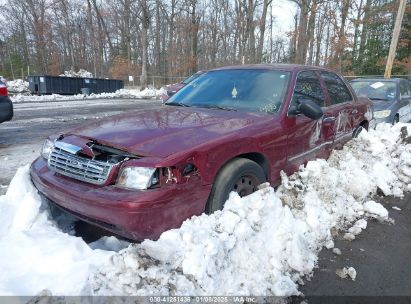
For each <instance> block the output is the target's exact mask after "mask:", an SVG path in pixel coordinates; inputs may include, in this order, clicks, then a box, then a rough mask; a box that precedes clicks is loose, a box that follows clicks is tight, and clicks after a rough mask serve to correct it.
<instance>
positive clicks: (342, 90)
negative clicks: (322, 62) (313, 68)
mask: <svg viewBox="0 0 411 304" xmlns="http://www.w3.org/2000/svg"><path fill="white" fill-rule="evenodd" d="M320 74H321V78H322V79H323V80H324V82H325V86H326V87H327V91H328V95H329V96H330V104H331V105H334V104H339V103H344V102H350V101H352V96H351V94H350V91H349V90H348V88H347V86H346V85H345V83H344V82H343V81H342V80H341V78H340V77H338V75H336V74H334V73H330V72H324V71H322V72H321V73H320Z"/></svg>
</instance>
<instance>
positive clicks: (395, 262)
mask: <svg viewBox="0 0 411 304" xmlns="http://www.w3.org/2000/svg"><path fill="white" fill-rule="evenodd" d="M375 200H376V201H378V202H380V203H382V204H383V205H384V207H385V208H386V209H387V210H388V211H389V216H390V218H392V219H393V220H394V223H393V224H390V223H386V222H384V223H380V222H378V221H377V220H373V219H369V220H368V226H367V229H365V230H363V231H362V232H361V234H359V235H358V236H356V238H355V239H354V240H353V241H351V242H350V241H346V240H343V239H342V234H340V235H339V236H338V237H337V239H336V241H335V247H337V248H339V249H340V250H341V252H342V254H341V255H336V254H334V253H333V252H332V251H331V250H327V249H323V250H322V251H321V252H320V255H319V263H318V268H317V269H316V270H315V271H314V275H313V277H312V278H311V279H309V280H308V279H307V280H305V285H304V286H301V287H300V291H301V292H302V293H304V295H305V297H298V298H295V299H293V302H294V303H301V302H302V301H305V302H307V303H411V194H410V193H406V195H405V197H404V198H403V199H399V198H394V197H377V198H376V199H375ZM394 206H395V207H398V208H400V209H401V210H397V209H393V208H392V207H394ZM343 267H354V268H355V270H356V271H357V276H356V278H355V281H352V280H351V279H342V278H340V277H339V276H337V275H336V270H337V269H341V268H343Z"/></svg>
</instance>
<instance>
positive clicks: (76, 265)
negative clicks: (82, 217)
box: [0, 166, 124, 296]
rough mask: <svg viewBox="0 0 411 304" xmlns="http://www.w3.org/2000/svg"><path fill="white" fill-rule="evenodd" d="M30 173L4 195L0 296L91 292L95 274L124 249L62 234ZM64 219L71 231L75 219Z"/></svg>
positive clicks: (0, 199)
mask: <svg viewBox="0 0 411 304" xmlns="http://www.w3.org/2000/svg"><path fill="white" fill-rule="evenodd" d="M28 171H29V167H28V166H25V167H22V168H20V169H19V170H18V171H17V173H16V175H15V177H14V178H13V180H12V182H11V183H10V186H9V189H8V191H7V194H6V195H3V196H0V222H1V225H0V248H1V250H0V257H1V258H0V269H1V272H0V295H19V296H22V295H34V294H37V293H38V292H39V291H41V290H43V289H48V290H50V291H51V292H52V294H53V295H79V294H83V293H87V292H88V290H89V288H87V284H88V283H87V282H88V280H87V279H88V276H89V275H90V272H92V271H93V270H96V269H97V268H98V267H101V265H103V264H104V263H105V262H106V261H107V260H108V258H109V257H110V256H111V255H112V254H113V253H114V252H113V251H109V250H108V249H112V250H119V249H121V248H124V246H121V245H122V244H121V242H120V241H118V240H117V239H115V238H113V237H112V238H103V239H101V240H100V241H97V242H96V243H93V244H90V246H88V245H87V244H86V243H85V242H84V241H83V240H82V239H81V238H78V237H74V236H71V235H70V234H68V233H64V232H63V231H61V230H60V229H59V228H58V226H57V225H56V222H55V221H53V220H51V219H50V215H49V210H48V208H46V207H45V206H44V205H43V204H42V202H41V199H40V197H39V195H38V194H37V190H36V189H35V188H34V187H33V185H32V184H31V181H30V176H29V172H28ZM61 220H62V221H65V222H66V226H67V227H68V228H67V230H70V228H71V227H72V226H70V225H71V224H72V223H70V220H69V219H67V218H66V219H64V218H63V219H61ZM91 247H92V248H94V249H92V248H91ZM97 248H100V249H97ZM102 249H103V250H102Z"/></svg>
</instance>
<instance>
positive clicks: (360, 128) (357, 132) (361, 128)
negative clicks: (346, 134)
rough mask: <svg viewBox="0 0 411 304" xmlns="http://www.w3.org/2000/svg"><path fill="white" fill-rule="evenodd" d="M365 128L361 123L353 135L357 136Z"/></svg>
mask: <svg viewBox="0 0 411 304" xmlns="http://www.w3.org/2000/svg"><path fill="white" fill-rule="evenodd" d="M362 130H364V127H363V126H361V125H359V126H358V127H357V128H356V129H355V130H354V132H353V134H352V137H353V138H357V137H358V135H360V133H361V131H362Z"/></svg>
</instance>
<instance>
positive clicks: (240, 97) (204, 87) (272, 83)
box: [166, 69, 290, 113]
mask: <svg viewBox="0 0 411 304" xmlns="http://www.w3.org/2000/svg"><path fill="white" fill-rule="evenodd" d="M289 79H290V72H283V71H273V70H251V69H245V70H220V71H211V72H207V73H205V74H203V75H201V76H200V77H198V78H197V79H195V80H194V81H192V82H190V83H189V84H188V85H187V86H185V87H184V88H183V89H182V90H180V91H179V92H178V93H177V94H175V95H174V96H173V97H172V98H170V100H169V101H168V102H167V103H166V104H167V105H178V106H188V107H204V108H218V109H223V110H243V111H251V112H265V113H272V112H277V111H278V110H279V109H280V106H281V104H282V103H283V101H284V97H285V94H286V92H287V88H288V83H289Z"/></svg>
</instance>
